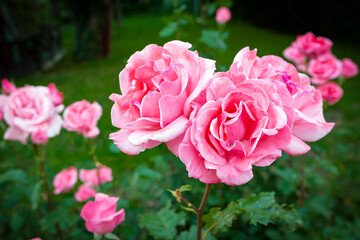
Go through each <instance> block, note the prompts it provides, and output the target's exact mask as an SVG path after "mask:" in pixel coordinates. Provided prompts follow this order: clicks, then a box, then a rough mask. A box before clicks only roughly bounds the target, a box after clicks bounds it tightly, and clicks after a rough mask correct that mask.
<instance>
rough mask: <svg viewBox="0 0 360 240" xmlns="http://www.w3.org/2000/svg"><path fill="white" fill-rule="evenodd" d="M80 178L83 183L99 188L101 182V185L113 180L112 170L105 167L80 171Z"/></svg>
mask: <svg viewBox="0 0 360 240" xmlns="http://www.w3.org/2000/svg"><path fill="white" fill-rule="evenodd" d="M79 178H80V180H81V181H82V182H84V183H87V184H89V185H92V186H99V180H100V184H103V183H105V182H111V181H112V180H113V177H112V170H111V168H109V167H107V166H104V165H100V166H98V168H95V169H90V170H85V169H80V172H79Z"/></svg>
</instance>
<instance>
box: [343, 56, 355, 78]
mask: <svg viewBox="0 0 360 240" xmlns="http://www.w3.org/2000/svg"><path fill="white" fill-rule="evenodd" d="M358 73H359V69H358V66H357V65H356V63H354V62H353V61H351V59H349V58H344V59H343V60H342V72H341V75H342V76H344V77H345V78H352V77H355V76H356V75H357V74H358Z"/></svg>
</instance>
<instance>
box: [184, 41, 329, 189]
mask: <svg viewBox="0 0 360 240" xmlns="http://www.w3.org/2000/svg"><path fill="white" fill-rule="evenodd" d="M192 106H193V108H194V109H195V110H194V112H193V113H192V115H191V117H190V119H191V124H190V127H189V128H188V129H187V131H186V134H185V138H184V140H183V142H182V143H181V144H180V149H179V157H180V159H181V160H182V161H183V162H184V164H185V165H186V168H187V170H188V172H189V176H190V177H194V178H199V180H200V181H202V182H205V183H216V182H223V183H226V184H229V185H240V184H244V183H246V182H248V181H249V180H250V179H251V178H252V176H253V175H252V165H255V166H267V165H269V164H271V163H272V162H273V161H275V159H276V158H278V157H280V156H281V152H282V150H284V151H285V152H287V153H289V154H292V155H297V154H303V153H306V152H307V151H309V149H310V147H309V146H308V145H307V144H305V143H304V141H316V140H318V139H320V138H322V137H323V136H325V135H326V134H327V133H328V132H329V131H330V130H331V129H332V127H333V125H334V124H333V123H326V122H325V120H324V117H323V114H322V99H321V94H320V93H319V91H317V90H316V89H315V88H314V87H312V86H311V85H310V81H309V78H308V77H307V76H305V75H302V74H299V73H298V72H297V71H296V69H295V67H294V66H293V65H291V64H289V63H287V62H286V61H284V60H283V59H281V58H279V57H276V56H264V57H262V58H259V57H257V56H256V50H253V51H250V50H249V48H244V49H242V50H241V51H240V52H239V53H238V54H237V55H236V57H235V59H234V62H233V64H232V65H231V67H230V70H229V71H228V72H225V73H217V74H215V76H214V78H213V79H212V81H211V84H210V86H209V87H208V88H207V89H205V90H204V91H203V92H202V94H201V95H199V97H198V98H197V99H195V100H194V101H193V102H192Z"/></svg>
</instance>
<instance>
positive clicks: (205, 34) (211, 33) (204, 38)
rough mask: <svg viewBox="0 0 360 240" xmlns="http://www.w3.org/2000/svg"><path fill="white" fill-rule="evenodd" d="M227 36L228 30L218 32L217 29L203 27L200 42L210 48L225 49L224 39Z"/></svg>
mask: <svg viewBox="0 0 360 240" xmlns="http://www.w3.org/2000/svg"><path fill="white" fill-rule="evenodd" d="M228 36H229V33H228V32H224V33H222V34H221V33H220V31H218V30H208V29H203V30H202V31H201V37H200V39H199V41H200V42H202V43H204V44H205V45H207V46H208V47H210V48H213V49H218V50H221V51H225V50H226V49H227V45H226V43H225V39H226V38H227V37H228Z"/></svg>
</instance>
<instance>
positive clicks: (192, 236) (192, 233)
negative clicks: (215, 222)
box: [176, 225, 216, 240]
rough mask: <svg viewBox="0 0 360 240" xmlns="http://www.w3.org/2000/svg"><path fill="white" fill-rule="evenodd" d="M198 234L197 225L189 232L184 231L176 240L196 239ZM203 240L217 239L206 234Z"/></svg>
mask: <svg viewBox="0 0 360 240" xmlns="http://www.w3.org/2000/svg"><path fill="white" fill-rule="evenodd" d="M196 232H197V228H196V226H195V225H192V226H191V227H190V230H189V231H183V232H181V233H180V234H179V236H178V237H177V238H176V240H190V239H196ZM201 233H202V236H204V235H203V234H204V233H205V231H204V230H202V232H201ZM203 240H216V238H215V237H214V236H213V235H211V234H210V233H208V234H206V236H205V238H204V239H203Z"/></svg>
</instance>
